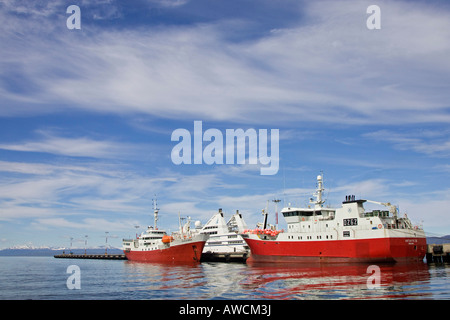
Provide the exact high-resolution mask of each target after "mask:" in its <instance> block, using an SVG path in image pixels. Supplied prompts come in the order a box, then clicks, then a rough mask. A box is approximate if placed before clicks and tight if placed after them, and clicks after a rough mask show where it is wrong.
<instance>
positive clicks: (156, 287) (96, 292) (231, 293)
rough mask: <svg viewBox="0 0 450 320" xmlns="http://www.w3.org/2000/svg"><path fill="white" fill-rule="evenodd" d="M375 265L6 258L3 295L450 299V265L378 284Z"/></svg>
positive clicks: (385, 276) (391, 270)
mask: <svg viewBox="0 0 450 320" xmlns="http://www.w3.org/2000/svg"><path fill="white" fill-rule="evenodd" d="M70 265H77V266H78V267H79V269H80V278H79V279H80V284H81V288H80V289H72V290H71V289H68V286H67V279H68V278H69V277H70V276H71V274H70V273H67V268H68V266H70ZM368 266H369V265H364V264H358V265H343V264H339V265H326V264H322V265H320V264H317V265H295V266H289V265H273V264H270V265H246V264H239V263H217V262H216V263H201V264H198V265H164V264H151V263H139V262H131V261H123V260H117V261H114V260H79V259H55V258H53V257H0V299H2V300H3V299H19V300H25V299H33V300H49V299H50V300H54V299H57V300H61V299H64V300H65V299H68V300H72V299H89V300H94V299H95V300H108V299H121V300H142V299H172V300H179V299H191V300H209V299H232V300H241V299H277V300H281V299H287V300H293V299H333V300H334V299H430V300H437V299H439V300H441V299H450V281H449V279H450V278H449V273H450V265H449V264H442V265H435V264H430V265H427V264H422V263H421V264H411V265H380V266H379V268H380V269H379V271H380V273H379V274H380V277H379V280H380V282H379V286H378V287H375V288H370V285H371V284H372V285H373V284H376V281H371V279H369V277H371V273H368V272H367V268H368ZM368 280H369V286H368Z"/></svg>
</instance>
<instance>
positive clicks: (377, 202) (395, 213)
mask: <svg viewBox="0 0 450 320" xmlns="http://www.w3.org/2000/svg"><path fill="white" fill-rule="evenodd" d="M366 201H367V202H370V203H375V204H379V205H382V206H385V207H389V212H390V213H392V216H393V217H394V218H395V220H397V207H396V206H394V205H393V204H391V203H390V202H379V201H373V200H366Z"/></svg>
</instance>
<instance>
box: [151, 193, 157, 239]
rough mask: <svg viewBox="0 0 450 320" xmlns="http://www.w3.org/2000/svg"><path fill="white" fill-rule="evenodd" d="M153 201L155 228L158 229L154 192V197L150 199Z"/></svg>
mask: <svg viewBox="0 0 450 320" xmlns="http://www.w3.org/2000/svg"><path fill="white" fill-rule="evenodd" d="M152 201H153V212H154V214H155V230H158V212H159V209H158V208H157V205H156V201H157V200H156V194H155V199H153V200H152Z"/></svg>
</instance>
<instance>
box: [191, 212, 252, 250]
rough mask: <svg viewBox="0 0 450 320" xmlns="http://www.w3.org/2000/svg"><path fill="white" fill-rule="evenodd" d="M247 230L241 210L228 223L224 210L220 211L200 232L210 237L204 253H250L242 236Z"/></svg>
mask: <svg viewBox="0 0 450 320" xmlns="http://www.w3.org/2000/svg"><path fill="white" fill-rule="evenodd" d="M198 227H199V225H197V224H196V228H198ZM246 229H247V224H246V223H245V221H244V219H243V218H242V215H241V214H240V213H239V210H237V211H236V213H235V214H234V215H233V216H232V217H231V218H230V220H229V221H228V222H226V221H225V218H224V216H223V212H222V209H219V212H217V213H216V214H215V215H213V216H212V217H211V219H209V220H208V222H207V223H206V224H205V225H204V226H203V227H202V229H201V231H200V233H201V234H205V235H209V239H208V241H207V242H206V244H205V247H204V249H203V252H204V253H208V252H210V253H233V252H242V253H245V252H248V250H249V247H248V246H247V244H246V243H245V241H244V239H243V238H242V237H241V235H240V234H242V233H243V232H244V230H246Z"/></svg>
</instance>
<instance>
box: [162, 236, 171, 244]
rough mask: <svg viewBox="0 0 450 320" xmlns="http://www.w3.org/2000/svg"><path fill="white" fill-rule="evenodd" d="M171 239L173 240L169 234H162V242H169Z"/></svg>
mask: <svg viewBox="0 0 450 320" xmlns="http://www.w3.org/2000/svg"><path fill="white" fill-rule="evenodd" d="M172 241H173V237H171V236H168V235H164V236H163V237H162V242H163V243H171V242H172Z"/></svg>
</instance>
